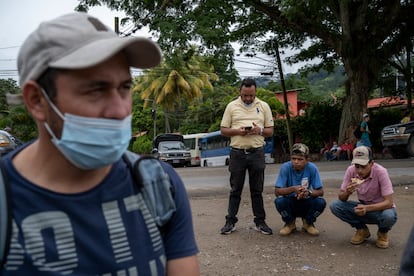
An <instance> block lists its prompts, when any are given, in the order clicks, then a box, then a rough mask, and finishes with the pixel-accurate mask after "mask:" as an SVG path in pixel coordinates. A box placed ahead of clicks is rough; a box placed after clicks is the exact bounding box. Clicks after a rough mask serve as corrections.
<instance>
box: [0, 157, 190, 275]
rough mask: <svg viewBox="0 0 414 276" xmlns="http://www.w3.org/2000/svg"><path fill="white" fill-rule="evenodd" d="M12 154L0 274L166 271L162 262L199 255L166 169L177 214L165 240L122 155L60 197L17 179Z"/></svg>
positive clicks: (7, 160) (181, 198)
mask: <svg viewBox="0 0 414 276" xmlns="http://www.w3.org/2000/svg"><path fill="white" fill-rule="evenodd" d="M14 154H15V153H14ZM14 154H11V155H8V156H6V157H4V158H3V162H4V165H5V169H6V171H7V174H8V179H9V183H10V186H11V195H12V202H13V213H12V214H13V233H12V242H11V246H10V251H9V254H8V256H7V262H6V266H5V268H3V269H2V270H1V273H0V274H1V275H39V274H41V275H165V273H166V271H165V265H166V261H167V260H170V259H176V258H181V257H187V256H192V255H195V254H197V252H198V249H197V245H196V242H195V237H194V232H193V225H192V217H191V210H190V206H189V202H188V197H187V194H186V191H185V188H184V185H183V183H182V181H181V179H180V178H179V176H178V175H177V173H176V172H175V171H174V169H173V168H172V167H171V166H169V165H167V164H163V167H164V169H165V170H166V172H167V173H168V174H169V176H170V178H171V180H172V184H173V185H174V190H175V194H174V199H175V202H176V206H177V211H176V214H175V215H174V216H173V219H172V221H171V223H170V225H169V227H168V232H167V233H166V234H165V236H164V237H163V238H162V237H161V235H160V233H159V231H158V228H157V226H156V225H155V223H154V220H153V219H152V217H151V215H150V214H149V212H148V209H147V208H146V205H145V204H144V201H143V199H142V195H141V193H140V192H138V189H137V187H136V184H135V183H133V179H132V177H131V174H130V170H129V169H128V167H127V166H126V164H125V163H124V161H123V160H119V161H118V162H116V163H115V164H114V165H113V167H112V170H111V172H110V173H109V174H108V175H107V177H106V178H105V179H104V180H103V181H102V182H101V183H100V184H99V185H97V186H96V187H94V188H93V189H91V190H88V191H86V192H82V193H76V194H62V193H56V192H52V191H50V190H46V189H43V188H41V187H39V186H37V185H34V184H33V183H31V182H30V181H28V180H27V179H25V178H24V177H22V176H21V175H20V174H19V173H18V172H17V171H16V169H15V168H14V166H13V165H12V163H11V159H12V157H13V155H14ZM40 173H41V172H40ZM145 220H146V221H147V223H146V222H145ZM163 239H164V241H163Z"/></svg>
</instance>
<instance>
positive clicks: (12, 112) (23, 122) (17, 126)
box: [0, 79, 37, 141]
mask: <svg viewBox="0 0 414 276" xmlns="http://www.w3.org/2000/svg"><path fill="white" fill-rule="evenodd" d="M19 92H20V88H19V87H18V86H17V82H16V81H15V80H12V79H7V80H5V79H0V109H1V114H0V129H3V128H5V127H10V128H11V129H12V130H11V132H12V133H13V134H14V135H15V136H16V137H17V138H19V139H20V140H22V141H29V140H32V139H34V138H36V137H37V129H36V124H35V122H34V120H33V118H32V117H31V115H30V114H29V113H28V112H27V110H26V108H25V107H24V106H22V105H20V106H12V107H10V106H9V105H8V104H7V100H6V94H8V93H10V94H18V93H19Z"/></svg>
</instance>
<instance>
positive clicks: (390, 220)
mask: <svg viewBox="0 0 414 276" xmlns="http://www.w3.org/2000/svg"><path fill="white" fill-rule="evenodd" d="M358 204H362V203H361V202H358V201H351V200H348V201H340V200H334V201H332V203H331V205H330V208H331V212H332V214H334V215H335V216H336V217H338V218H339V219H340V220H343V221H345V222H346V223H349V224H350V225H351V226H352V227H354V228H356V229H363V228H366V227H367V226H366V225H367V224H377V225H378V231H379V232H381V233H387V232H388V231H390V230H391V228H392V226H393V225H394V224H395V223H396V222H397V212H396V211H395V208H390V209H385V210H382V211H372V212H367V213H366V214H365V216H358V215H357V214H356V213H355V211H354V208H355V207H356V206H357V205H358Z"/></svg>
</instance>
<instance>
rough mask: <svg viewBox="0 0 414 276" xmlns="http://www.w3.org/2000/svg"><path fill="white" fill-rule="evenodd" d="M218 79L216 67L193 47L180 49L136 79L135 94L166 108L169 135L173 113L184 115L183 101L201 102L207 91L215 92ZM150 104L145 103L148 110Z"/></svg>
mask: <svg viewBox="0 0 414 276" xmlns="http://www.w3.org/2000/svg"><path fill="white" fill-rule="evenodd" d="M217 80H218V77H217V75H216V74H215V73H214V68H213V67H212V66H209V65H208V64H207V63H206V62H205V61H204V59H203V57H202V56H200V55H199V54H198V53H197V51H196V50H195V47H194V46H192V47H191V48H190V49H189V50H188V51H182V50H180V49H178V50H176V51H175V52H173V54H172V55H171V57H167V58H166V59H165V61H164V62H163V63H162V64H161V65H160V66H158V67H155V68H153V69H151V70H144V73H143V75H142V76H139V77H137V78H136V79H135V84H134V87H133V92H135V93H140V97H141V99H143V100H148V99H150V100H152V101H153V104H154V107H156V106H161V107H162V108H163V111H164V115H165V132H166V133H168V132H171V127H170V123H169V116H170V112H171V113H172V112H174V111H175V110H176V108H177V109H178V113H181V112H182V110H181V108H182V98H184V99H186V100H187V102H188V103H193V102H194V101H196V100H199V99H201V98H202V96H203V93H202V91H203V89H207V90H209V91H213V90H214V88H213V85H212V81H217ZM147 105H148V101H145V102H144V108H145V107H146V106H147ZM179 122H180V121H179ZM179 124H180V123H179Z"/></svg>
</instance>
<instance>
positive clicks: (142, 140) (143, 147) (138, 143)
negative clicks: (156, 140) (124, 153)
mask: <svg viewBox="0 0 414 276" xmlns="http://www.w3.org/2000/svg"><path fill="white" fill-rule="evenodd" d="M131 150H132V151H133V152H136V153H139V154H150V153H151V150H152V139H150V138H149V136H148V135H143V136H140V137H137V138H136V140H135V141H134V142H133V143H132V149H131Z"/></svg>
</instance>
